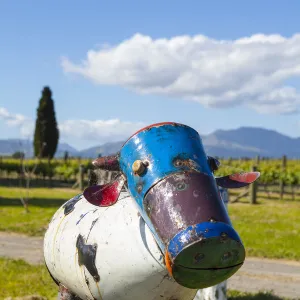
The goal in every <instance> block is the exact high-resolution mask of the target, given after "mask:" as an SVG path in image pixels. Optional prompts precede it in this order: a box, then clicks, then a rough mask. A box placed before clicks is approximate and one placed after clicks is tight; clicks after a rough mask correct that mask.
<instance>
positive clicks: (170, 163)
mask: <svg viewBox="0 0 300 300" xmlns="http://www.w3.org/2000/svg"><path fill="white" fill-rule="evenodd" d="M94 164H95V166H98V167H101V168H104V169H105V168H106V169H114V170H117V169H118V168H119V167H120V170H121V172H122V173H123V175H122V176H120V177H119V179H118V180H116V181H115V182H113V183H111V184H108V185H105V186H92V187H90V188H88V189H86V191H85V192H84V194H83V196H80V197H79V198H78V199H77V198H76V199H72V200H71V201H70V202H69V204H67V206H66V207H67V209H66V208H65V213H63V210H59V213H58V212H57V214H56V216H54V218H53V220H52V222H51V223H50V226H49V230H50V227H51V228H52V229H51V230H52V231H51V234H50V236H51V238H50V239H49V241H50V245H49V249H52V255H50V254H49V253H48V254H47V257H48V258H49V259H48V263H49V264H48V263H47V262H46V263H47V265H48V267H49V270H50V272H51V274H52V275H53V277H54V278H55V279H56V280H57V281H59V282H63V280H65V281H64V282H68V284H69V285H68V288H69V289H70V290H72V292H74V293H81V294H82V295H83V297H84V298H86V299H92V298H90V297H93V298H94V299H105V295H106V299H113V298H114V297H117V295H121V294H115V293H119V292H120V291H121V290H122V297H120V298H121V299H129V298H133V299H135V298H140V297H143V298H145V299H148V298H147V296H146V297H144V296H145V295H144V293H142V291H143V290H146V293H147V292H149V299H162V297H164V296H166V297H173V295H176V299H192V298H190V296H191V291H195V289H197V288H200V287H208V286H212V285H214V284H217V283H220V282H221V281H223V280H226V279H227V278H229V277H230V276H232V275H233V274H234V273H235V272H236V271H237V269H238V268H239V267H240V266H241V264H242V263H243V261H244V254H245V253H244V247H243V245H242V243H241V241H240V239H239V237H238V235H237V233H236V232H235V231H234V229H233V228H232V226H231V223H230V219H229V217H228V215H227V213H226V210H225V209H224V205H223V203H222V201H221V194H220V192H219V191H218V188H217V185H216V180H215V178H214V175H213V172H214V171H215V170H216V169H217V168H218V162H217V161H216V160H214V159H209V158H208V157H207V156H206V154H205V152H204V149H203V146H202V143H201V139H200V137H199V134H198V133H197V132H196V131H195V130H194V129H192V128H190V127H188V126H185V125H182V124H177V123H160V124H154V125H152V126H149V127H147V128H144V129H142V130H140V131H139V132H138V133H136V134H135V135H133V136H132V137H131V138H130V139H129V140H128V141H127V142H125V144H124V145H123V147H122V149H121V151H120V153H119V154H118V155H117V156H115V157H108V158H100V159H97V160H96V162H95V163H94ZM112 166H113V167H112ZM250 177H251V176H250ZM229 178H230V180H231V181H236V179H239V178H237V177H236V176H233V177H229ZM125 180H127V185H125V188H127V189H128V191H129V193H130V194H131V196H132V198H131V199H132V202H131V205H132V206H131V211H129V210H128V209H129V208H128V207H127V206H128V205H129V203H130V201H125V200H124V199H122V200H119V201H117V200H118V197H119V195H120V191H121V188H122V186H123V184H124V183H125ZM218 180H219V181H220V182H222V180H223V182H224V178H223V179H222V178H218ZM226 180H227V179H226ZM226 180H225V182H227V181H228V180H227V181H226ZM231 181H229V182H231ZM241 181H244V182H245V181H246V182H247V181H249V178H248V177H247V176H244V177H243V178H242V180H241ZM241 181H240V182H241ZM237 182H239V181H237ZM121 195H122V193H121ZM119 199H120V198H119ZM79 200H80V201H79ZM121 202H122V203H121ZM125 202H126V206H121V205H122V204H124V203H125ZM113 204H114V205H113ZM135 205H136V206H135ZM136 208H137V210H136ZM137 212H139V214H137ZM134 213H135V217H136V218H139V222H138V223H139V225H138V226H139V230H136V227H137V222H136V218H135V217H134ZM93 216H95V218H93ZM128 218H130V219H128ZM68 220H69V221H68ZM104 220H105V222H104ZM141 220H143V221H144V222H145V223H146V224H147V225H145V226H144V227H143V228H144V231H142V230H141V229H142V227H141ZM70 221H71V225H69V223H68V222H70ZM132 222H134V225H133V224H132ZM73 223H74V224H75V227H74V224H73ZM53 224H56V227H55V229H53V227H52V226H54V225H53ZM145 228H146V229H145ZM147 234H148V238H147ZM153 237H154V238H153ZM60 239H61V240H63V243H60V242H61V240H60ZM148 239H149V240H148ZM51 240H52V244H51ZM141 241H142V243H143V247H144V248H143V250H141V248H140V247H141ZM79 244H80V245H81V246H80V247H79ZM74 245H75V248H76V245H77V248H76V251H75V252H74V256H75V257H74V265H75V267H74V268H73V269H72V265H71V264H70V260H72V259H73V257H72V256H70V253H71V252H72V250H71V249H70V247H71V248H72V249H73V247H74ZM92 245H97V247H96V248H92V247H93V246H92ZM107 245H109V246H107ZM64 247H66V249H65V250H63V251H62V249H64ZM68 247H69V248H68ZM136 247H137V248H138V249H136ZM47 249H48V248H47ZM84 249H89V250H86V251H84ZM92 249H94V252H93V251H92ZM106 250H107V252H106ZM47 251H48V250H45V253H46V252H47ZM73 251H74V250H73ZM57 252H59V254H57ZM61 252H63V253H64V254H61ZM84 253H85V255H84ZM87 253H89V255H87ZM91 253H92V254H93V255H92V254H91ZM99 253H100V254H99ZM158 255H159V258H158ZM56 256H57V257H56ZM45 257H46V255H45ZM150 257H151V258H150ZM51 259H52V261H51ZM64 260H68V264H69V265H66V264H64ZM153 260H154V261H156V263H158V265H157V268H155V264H154V262H153ZM51 262H52V267H53V268H54V270H51ZM76 262H77V263H76ZM153 264H154V265H153ZM57 265H58V266H60V268H59V267H57ZM62 266H63V267H62ZM158 266H159V267H158ZM65 267H69V269H70V270H69V271H72V270H73V274H76V276H77V277H76V278H77V279H76V278H75V277H74V276H73V277H72V279H71V280H69V279H68V278H69V277H68V276H67V275H65V276H64V277H62V276H63V269H64V268H65ZM56 268H58V269H57V270H56ZM95 271H97V274H96V272H95ZM102 273H103V274H104V275H103V274H102ZM162 273H163V274H164V275H163V277H162V278H160V277H159V276H160V275H159V274H162ZM168 275H169V276H171V277H169V276H168ZM127 276H129V278H127ZM159 278H160V283H159V282H157V280H159ZM166 278H167V279H168V281H166V282H169V284H170V285H169V286H168V287H167V283H166V282H165V281H164V280H165V279H166ZM60 280H62V281H60ZM76 280H77V281H76ZM114 280H117V281H118V282H117V283H115V282H114ZM154 282H155V284H154ZM114 288H115V289H116V290H115V289H114ZM150 288H153V289H152V290H150ZM186 288H189V289H186ZM155 289H156V290H155ZM124 290H128V295H130V297H129V298H127V294H126V293H125V295H124ZM175 290H177V293H176V294H174V291H175ZM107 291H109V292H107ZM150 291H151V293H150ZM154 291H157V294H154V297H153V295H152V293H153V292H154ZM162 291H167V292H163V294H160V295H158V293H159V292H162ZM188 291H189V292H188ZM106 292H107V294H105V293H106ZM180 292H182V298H180V297H181V296H180ZM165 293H166V294H165ZM150 294H151V295H152V296H150ZM107 295H108V296H107ZM156 296H157V297H156ZM150 297H151V298H150ZM117 298H118V297H117Z"/></svg>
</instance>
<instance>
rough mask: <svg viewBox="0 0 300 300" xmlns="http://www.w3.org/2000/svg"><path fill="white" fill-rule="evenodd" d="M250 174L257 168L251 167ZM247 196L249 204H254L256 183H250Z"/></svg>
mask: <svg viewBox="0 0 300 300" xmlns="http://www.w3.org/2000/svg"><path fill="white" fill-rule="evenodd" d="M251 171H252V172H256V171H257V167H256V166H253V167H252V169H251ZM249 192H250V193H249V196H250V204H256V199H257V198H256V197H257V181H254V182H253V183H251V185H250V186H249Z"/></svg>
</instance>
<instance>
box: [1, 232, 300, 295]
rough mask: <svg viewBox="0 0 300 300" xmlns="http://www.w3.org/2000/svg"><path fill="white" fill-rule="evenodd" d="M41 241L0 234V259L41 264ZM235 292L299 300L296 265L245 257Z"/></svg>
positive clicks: (299, 267) (231, 284) (232, 285)
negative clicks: (273, 295)
mask: <svg viewBox="0 0 300 300" xmlns="http://www.w3.org/2000/svg"><path fill="white" fill-rule="evenodd" d="M42 251H43V239H42V238H39V237H38V238H36V237H27V236H22V235H17V234H7V233H2V232H0V256H6V257H12V258H22V259H24V260H26V261H28V262H30V263H32V264H40V263H44V258H43V252H42ZM227 288H229V289H235V290H239V291H245V292H246V291H248V292H258V291H271V290H272V291H273V293H274V294H275V295H277V296H280V297H288V298H291V299H297V300H300V262H292V261H282V260H269V259H257V258H247V259H246V262H245V263H244V265H243V267H242V268H241V269H240V270H239V271H238V272H237V273H236V274H235V275H233V276H232V277H231V278H230V279H229V280H228V281H227Z"/></svg>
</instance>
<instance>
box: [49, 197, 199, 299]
mask: <svg viewBox="0 0 300 300" xmlns="http://www.w3.org/2000/svg"><path fill="white" fill-rule="evenodd" d="M70 201H72V199H71V200H70ZM135 205H136V204H135V202H134V201H133V199H132V198H131V197H130V196H129V194H128V193H126V192H122V193H121V194H120V197H119V200H118V202H117V203H116V204H114V205H112V206H110V207H97V206H94V205H92V204H90V203H89V202H88V201H87V200H86V199H85V198H84V196H83V195H82V196H81V199H80V200H79V201H78V202H77V203H76V204H75V206H74V210H73V211H72V212H70V213H69V214H67V215H65V214H64V207H63V206H62V207H61V208H59V210H58V211H57V212H56V213H55V215H54V216H53V218H52V220H51V222H50V224H49V227H48V230H47V232H46V234H45V238H44V255H45V262H46V265H47V267H48V269H49V271H50V273H51V274H52V276H53V277H54V278H55V279H56V280H57V281H59V282H60V283H61V284H62V285H64V286H65V287H66V288H68V289H69V290H70V291H71V292H73V293H74V294H75V295H77V296H78V297H80V298H81V299H103V300H116V299H122V300H127V299H128V300H129V299H130V300H132V299H137V300H138V299H142V300H156V299H157V300H158V299H160V300H163V299H174V300H175V299H176V300H192V299H194V297H195V295H196V293H197V290H193V289H188V288H185V287H183V286H181V285H179V284H178V283H176V282H175V281H174V280H173V279H171V278H170V277H169V276H168V273H167V270H166V267H165V265H164V261H163V259H164V258H163V255H162V253H161V251H160V249H159V247H158V246H157V244H156V241H155V239H154V238H153V236H152V233H151V231H150V230H149V228H148V226H147V225H146V224H145V223H144V221H143V220H142V219H141V217H140V216H139V214H138V211H137V209H136V207H135ZM79 235H81V236H82V237H83V240H84V243H85V244H87V245H94V244H96V245H97V250H96V257H95V266H96V269H97V271H98V275H99V277H100V280H99V281H97V280H95V279H94V278H93V277H92V275H91V274H90V272H89V271H88V269H87V268H86V266H85V265H84V264H82V265H80V263H79V259H78V255H79V253H78V249H77V247H76V242H77V239H78V236H79Z"/></svg>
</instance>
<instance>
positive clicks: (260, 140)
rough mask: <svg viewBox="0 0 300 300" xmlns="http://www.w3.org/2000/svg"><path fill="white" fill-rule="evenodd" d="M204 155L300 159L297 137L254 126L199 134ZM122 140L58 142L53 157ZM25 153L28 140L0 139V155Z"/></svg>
mask: <svg viewBox="0 0 300 300" xmlns="http://www.w3.org/2000/svg"><path fill="white" fill-rule="evenodd" d="M201 138H202V142H203V145H204V148H205V151H206V153H207V155H211V156H218V157H224V158H226V157H232V158H238V157H249V158H250V157H255V156H257V155H260V156H264V157H273V158H277V157H281V156H282V155H287V156H288V158H298V159H299V158H300V138H292V137H289V136H286V135H284V134H281V133H279V132H277V131H274V130H269V129H264V128H258V127H240V128H238V129H232V130H216V131H215V132H213V133H211V134H208V135H201ZM123 143H124V141H119V142H112V143H105V144H102V145H99V146H95V147H91V148H88V149H85V150H81V151H78V150H77V149H75V148H74V147H72V146H70V145H69V144H67V143H60V144H59V145H58V149H57V152H56V155H55V156H56V157H62V156H63V155H64V153H65V151H68V153H69V156H80V157H82V158H96V157H98V155H99V154H101V155H102V156H104V155H109V154H114V153H116V152H117V151H119V150H120V148H121V147H122V145H123ZM20 150H21V151H23V152H25V155H26V157H32V156H33V148H32V141H28V140H21V139H5V140H0V155H2V156H4V155H12V154H13V153H14V152H16V151H20Z"/></svg>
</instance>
